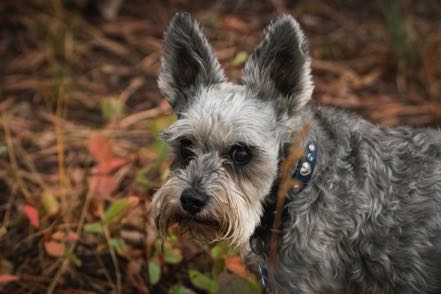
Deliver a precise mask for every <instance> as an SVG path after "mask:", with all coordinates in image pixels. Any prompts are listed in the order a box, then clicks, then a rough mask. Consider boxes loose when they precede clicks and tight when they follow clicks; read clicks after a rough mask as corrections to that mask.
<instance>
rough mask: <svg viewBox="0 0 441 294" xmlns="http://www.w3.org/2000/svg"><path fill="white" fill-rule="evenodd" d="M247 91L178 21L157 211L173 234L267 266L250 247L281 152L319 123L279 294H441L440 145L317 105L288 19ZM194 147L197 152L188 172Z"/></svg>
mask: <svg viewBox="0 0 441 294" xmlns="http://www.w3.org/2000/svg"><path fill="white" fill-rule="evenodd" d="M187 67H188V68H187ZM188 73H189V74H188ZM243 82H244V85H232V84H230V83H227V82H225V78H224V75H223V72H222V70H221V69H220V67H219V63H218V61H217V60H216V58H215V57H214V55H213V54H212V51H211V49H210V48H209V46H208V44H207V42H206V40H205V37H204V36H203V35H202V33H201V31H200V29H199V27H198V25H197V23H196V22H195V21H194V20H193V19H192V18H191V16H189V15H188V14H178V15H176V16H175V17H174V19H173V20H172V23H171V25H170V28H169V30H168V32H167V34H166V37H165V52H164V57H163V59H162V67H161V73H160V78H159V85H160V89H161V91H162V93H163V94H164V95H165V96H167V97H168V99H169V101H170V103H171V105H172V106H173V107H174V109H175V111H177V112H178V113H179V120H178V121H177V122H176V123H175V124H174V125H172V126H171V127H170V128H169V129H168V130H166V131H164V134H163V137H164V139H165V140H166V141H167V142H168V143H169V144H170V146H171V151H172V152H171V155H172V158H171V159H172V175H171V177H170V178H169V179H168V181H167V182H166V183H165V184H164V186H163V187H162V188H161V189H160V190H159V191H158V192H157V194H156V195H155V197H154V199H153V203H152V212H153V217H154V219H155V222H156V225H157V227H158V229H159V232H160V233H161V235H162V236H164V235H165V234H166V232H167V228H168V227H169V226H170V225H171V224H173V223H176V222H179V223H181V226H182V227H183V228H184V229H186V230H188V231H189V232H190V233H191V234H193V236H195V238H196V239H197V240H201V241H204V242H217V241H221V240H226V241H229V242H230V243H231V244H234V245H236V246H238V247H240V248H241V249H242V251H243V252H244V256H247V259H246V261H247V263H248V264H249V266H250V268H251V269H255V268H256V265H257V264H260V265H265V266H268V262H269V261H268V260H267V256H268V252H267V251H266V250H265V248H267V247H265V246H264V247H263V248H264V250H263V251H259V250H256V249H254V250H252V249H251V247H250V246H249V244H250V243H249V241H250V238H253V240H254V241H255V239H257V240H260V239H259V238H260V237H259V236H258V235H255V234H254V235H253V232H254V231H255V229H256V228H257V227H258V225H259V223H260V221H261V217H262V215H263V213H264V209H265V207H266V205H267V204H268V203H269V202H272V201H274V200H275V199H274V197H275V195H274V193H272V192H271V188H272V187H273V186H274V185H275V183H276V182H277V178H278V166H279V163H280V161H281V160H283V157H284V153H283V150H285V149H286V146H287V144H288V143H289V142H290V138H291V137H292V136H293V135H294V134H295V133H296V132H297V131H298V130H300V129H301V128H302V126H303V125H304V124H305V123H306V122H310V121H314V122H315V127H314V128H313V130H312V131H311V132H310V134H309V138H310V139H311V138H314V139H315V140H316V141H317V144H318V146H319V154H318V160H317V165H316V168H315V171H314V174H313V176H312V178H311V180H310V181H309V183H308V185H307V186H306V188H305V189H304V190H303V191H302V192H300V193H298V194H293V193H292V192H290V195H289V197H291V198H292V199H293V200H292V201H291V202H289V204H288V207H287V210H286V211H287V214H286V215H285V218H284V222H283V224H282V232H281V235H280V240H279V245H278V259H277V264H275V265H272V266H274V268H275V272H274V273H275V274H274V277H273V278H274V281H275V284H274V285H272V291H274V292H282V293H285V292H290V293H441V132H440V131H439V130H431V129H412V128H409V127H399V128H378V127H376V126H375V125H373V124H371V123H369V122H367V121H365V120H363V119H361V118H360V117H358V116H355V115H353V114H349V113H346V112H344V111H341V110H337V109H333V108H325V107H312V106H305V104H306V103H307V101H308V100H309V99H310V96H311V92H312V82H311V78H310V60H309V56H308V49H307V45H306V41H305V39H304V36H303V33H302V31H301V29H300V27H299V25H298V24H297V22H296V21H295V20H294V19H293V18H292V17H290V16H283V17H281V18H279V19H277V20H276V21H275V22H273V23H272V24H271V25H270V26H269V27H268V29H267V30H266V31H265V35H264V38H263V41H262V43H261V44H260V45H259V46H258V47H257V49H256V51H255V52H254V54H253V55H252V56H251V57H250V59H249V60H248V61H247V63H246V67H245V73H244V77H243ZM183 138H185V139H187V140H190V141H191V142H192V143H191V146H190V147H189V149H190V150H191V152H192V153H191V154H192V156H191V157H190V158H189V159H188V161H185V162H184V161H183V160H182V158H181V157H182V147H181V144H183V141H182V139H183ZM305 142H306V141H305ZM238 143H241V144H246V145H247V146H250V147H251V150H252V155H253V157H252V160H251V161H250V162H249V163H248V164H246V165H244V166H235V164H234V163H233V162H232V160H231V157H230V155H229V154H230V151H231V146H234V145H235V144H238ZM305 144H306V143H305ZM187 188H193V189H195V190H197V191H200V192H203V193H205V194H207V195H209V198H208V200H207V204H206V206H205V207H204V208H203V209H202V211H200V212H198V213H196V214H194V215H192V214H189V213H188V212H187V211H185V210H184V209H183V208H182V206H181V202H180V197H181V194H182V192H183V191H184V190H185V189H187ZM261 241H264V242H266V241H267V240H261Z"/></svg>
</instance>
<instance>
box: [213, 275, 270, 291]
mask: <svg viewBox="0 0 441 294" xmlns="http://www.w3.org/2000/svg"><path fill="white" fill-rule="evenodd" d="M218 282H219V284H221V285H222V292H224V293H231V294H261V293H262V289H261V288H260V286H259V285H258V284H257V282H255V281H254V280H251V279H242V278H239V277H238V276H235V275H233V274H229V273H227V272H223V273H222V274H220V276H219V278H218Z"/></svg>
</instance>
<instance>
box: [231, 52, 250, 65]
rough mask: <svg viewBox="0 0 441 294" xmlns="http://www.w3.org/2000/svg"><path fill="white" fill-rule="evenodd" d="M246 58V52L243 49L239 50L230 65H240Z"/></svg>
mask: <svg viewBox="0 0 441 294" xmlns="http://www.w3.org/2000/svg"><path fill="white" fill-rule="evenodd" d="M247 58H248V53H246V52H245V51H240V52H239V53H237V55H236V56H235V57H234V58H233V60H232V61H231V65H232V66H238V65H241V64H242V63H244V62H245V61H246V60H247Z"/></svg>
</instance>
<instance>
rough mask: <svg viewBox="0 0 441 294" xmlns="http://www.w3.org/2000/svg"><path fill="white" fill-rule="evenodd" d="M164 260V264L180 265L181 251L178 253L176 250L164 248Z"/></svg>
mask: <svg viewBox="0 0 441 294" xmlns="http://www.w3.org/2000/svg"><path fill="white" fill-rule="evenodd" d="M164 260H165V262H166V263H172V264H178V263H180V262H181V261H182V254H181V251H179V249H177V248H166V249H165V250H164Z"/></svg>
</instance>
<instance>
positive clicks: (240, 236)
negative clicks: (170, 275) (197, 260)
mask: <svg viewBox="0 0 441 294" xmlns="http://www.w3.org/2000/svg"><path fill="white" fill-rule="evenodd" d="M187 186H188V182H187V180H186V179H185V177H184V176H183V175H173V176H171V178H170V179H169V180H168V181H167V182H166V183H165V184H164V185H163V187H162V188H161V189H160V190H159V191H158V192H157V193H156V194H155V196H154V198H153V202H152V206H151V207H152V215H153V218H154V220H155V224H156V227H157V229H158V232H159V234H160V236H161V237H162V238H165V237H166V236H167V231H168V228H169V227H170V226H172V225H174V224H176V223H177V224H179V226H180V228H181V229H182V232H185V233H188V234H189V235H190V236H191V237H192V238H193V239H194V240H195V241H198V242H201V243H204V244H209V245H215V244H216V243H218V242H221V241H224V242H226V243H228V244H230V245H232V246H236V247H242V246H246V245H247V244H248V241H249V238H250V237H251V235H252V233H253V232H254V229H255V227H256V225H257V224H258V222H259V220H260V216H261V214H262V205H261V202H260V201H259V200H257V199H256V198H257V197H254V198H250V195H252V194H251V193H253V192H254V193H255V191H254V190H255V189H254V187H253V186H252V185H251V184H249V185H247V184H244V183H242V184H241V186H240V188H239V187H238V186H237V185H236V183H235V182H234V181H233V180H232V179H231V178H228V177H226V176H224V177H222V176H221V177H217V178H216V181H215V182H213V183H210V184H208V185H207V187H206V189H205V191H206V192H207V193H208V194H209V195H210V199H209V202H208V203H207V205H206V206H205V207H204V208H203V210H202V211H201V212H199V213H198V214H196V215H191V214H189V213H188V212H186V211H185V210H184V209H183V208H182V206H181V203H180V196H181V194H182V191H183V190H184V189H185V188H186V187H187Z"/></svg>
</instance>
